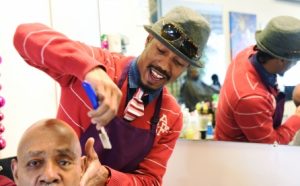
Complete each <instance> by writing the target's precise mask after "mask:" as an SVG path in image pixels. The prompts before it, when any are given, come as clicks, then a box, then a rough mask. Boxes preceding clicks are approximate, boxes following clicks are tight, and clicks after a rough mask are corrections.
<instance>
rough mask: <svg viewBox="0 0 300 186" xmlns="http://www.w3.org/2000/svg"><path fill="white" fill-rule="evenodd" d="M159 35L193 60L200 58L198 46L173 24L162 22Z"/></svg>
mask: <svg viewBox="0 0 300 186" xmlns="http://www.w3.org/2000/svg"><path fill="white" fill-rule="evenodd" d="M161 36H162V37H163V38H164V39H166V40H168V41H169V42H170V43H171V44H172V45H173V46H174V47H176V48H177V49H178V50H179V51H180V52H182V53H183V54H184V55H186V56H188V57H189V58H191V59H193V60H198V59H199V58H200V57H199V55H198V47H197V46H196V45H195V44H194V43H193V42H192V41H191V40H190V39H189V38H188V37H187V36H186V35H185V34H184V33H183V32H181V31H180V30H179V29H178V28H176V26H175V25H173V24H171V23H168V24H164V25H163V26H162V29H161Z"/></svg>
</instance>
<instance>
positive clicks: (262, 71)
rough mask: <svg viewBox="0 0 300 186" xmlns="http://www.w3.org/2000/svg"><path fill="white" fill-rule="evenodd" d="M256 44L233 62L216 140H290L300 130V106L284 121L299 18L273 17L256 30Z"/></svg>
mask: <svg viewBox="0 0 300 186" xmlns="http://www.w3.org/2000/svg"><path fill="white" fill-rule="evenodd" d="M256 42H257V44H256V45H255V46H250V47H248V48H246V49H245V50H243V51H242V52H240V53H239V54H238V55H237V56H236V58H235V59H234V60H233V61H232V62H231V64H230V65H229V67H228V70H227V74H226V78H225V80H224V84H223V86H222V89H221V92H220V97H219V103H218V110H217V114H216V131H215V138H216V140H225V141H245V142H256V143H271V144H272V143H278V144H288V143H289V142H290V141H291V140H292V139H293V136H294V135H295V133H296V132H297V131H298V130H299V129H300V107H297V110H296V113H295V114H294V115H292V116H291V117H289V118H288V119H287V121H285V122H284V123H281V122H282V116H283V106H284V105H283V104H284V102H285V99H284V94H283V93H281V92H279V91H278V89H277V80H276V76H277V74H280V75H283V74H284V72H286V71H287V70H288V69H290V68H291V67H292V66H293V65H294V64H295V63H296V62H297V61H298V60H300V20H299V19H297V18H294V17H290V16H279V17H275V18H273V19H271V21H270V22H269V23H268V24H267V26H266V28H265V29H264V30H262V31H258V32H257V33H256Z"/></svg>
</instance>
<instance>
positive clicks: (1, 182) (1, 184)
mask: <svg viewBox="0 0 300 186" xmlns="http://www.w3.org/2000/svg"><path fill="white" fill-rule="evenodd" d="M0 186H16V184H15V183H14V182H13V181H12V180H11V179H9V178H7V177H5V176H2V175H0Z"/></svg>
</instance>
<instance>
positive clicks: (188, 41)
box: [144, 6, 210, 67]
mask: <svg viewBox="0 0 300 186" xmlns="http://www.w3.org/2000/svg"><path fill="white" fill-rule="evenodd" d="M144 28H145V29H146V31H147V32H149V33H150V34H151V35H153V36H154V37H155V38H156V39H157V40H159V41H160V42H161V43H163V44H164V45H165V46H166V47H168V48H169V49H170V50H172V51H173V52H174V53H175V54H177V55H178V56H180V57H181V58H183V59H184V60H186V61H187V62H189V63H190V64H191V65H193V66H197V67H203V64H202V63H201V62H200V57H201V55H202V52H203V49H204V47H205V45H206V43H207V40H208V37H209V34H210V26H209V24H208V21H207V20H206V19H205V18H204V17H203V16H201V15H200V14H198V13H197V12H195V11H194V10H192V9H190V8H187V7H182V6H180V7H175V8H174V9H172V10H171V11H169V12H168V13H167V14H166V15H165V16H163V17H161V18H160V19H159V20H158V21H157V22H156V23H154V24H153V25H151V26H149V25H145V26H144ZM164 29H166V32H168V33H169V34H171V35H172V37H173V38H171V39H170V38H168V36H165V34H166V33H164ZM174 29H175V31H178V33H179V34H178V33H177V35H175V36H174V35H173V34H174V32H173V31H174Z"/></svg>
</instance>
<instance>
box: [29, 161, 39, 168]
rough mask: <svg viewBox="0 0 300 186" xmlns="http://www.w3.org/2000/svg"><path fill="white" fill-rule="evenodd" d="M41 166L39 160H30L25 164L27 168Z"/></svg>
mask: <svg viewBox="0 0 300 186" xmlns="http://www.w3.org/2000/svg"><path fill="white" fill-rule="evenodd" d="M40 165H41V161H39V160H31V161H29V162H28V163H27V167H38V166H40Z"/></svg>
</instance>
